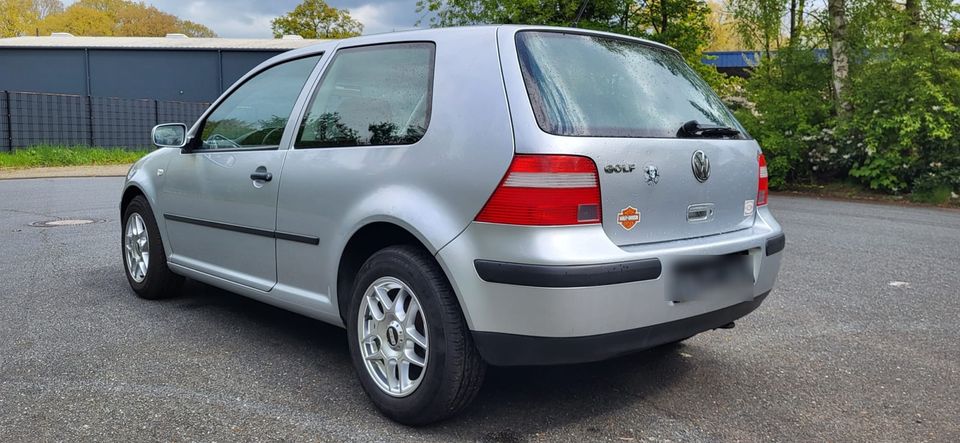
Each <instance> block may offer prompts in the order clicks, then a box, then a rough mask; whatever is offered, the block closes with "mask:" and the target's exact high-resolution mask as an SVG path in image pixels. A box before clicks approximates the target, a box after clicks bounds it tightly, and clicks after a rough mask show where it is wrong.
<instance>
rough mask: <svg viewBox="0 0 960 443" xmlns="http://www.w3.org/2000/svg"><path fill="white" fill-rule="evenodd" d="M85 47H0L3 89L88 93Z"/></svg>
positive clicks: (0, 76)
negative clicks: (84, 66) (84, 65)
mask: <svg viewBox="0 0 960 443" xmlns="http://www.w3.org/2000/svg"><path fill="white" fill-rule="evenodd" d="M85 88H86V74H85V72H84V68H83V49H3V48H0V90H5V91H24V92H51V93H56V94H80V95H82V94H85V93H86V89H85Z"/></svg>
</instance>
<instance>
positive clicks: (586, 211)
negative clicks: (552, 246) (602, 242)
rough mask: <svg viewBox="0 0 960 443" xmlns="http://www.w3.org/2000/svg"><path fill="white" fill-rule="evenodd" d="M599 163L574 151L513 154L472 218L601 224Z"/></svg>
mask: <svg viewBox="0 0 960 443" xmlns="http://www.w3.org/2000/svg"><path fill="white" fill-rule="evenodd" d="M600 217H601V216H600V179H599V177H598V175H597V165H596V164H595V163H594V162H593V160H591V159H590V158H587V157H580V156H574V155H517V156H514V157H513V162H512V163H511V164H510V168H509V169H508V170H507V173H506V175H505V176H504V177H503V180H501V181H500V185H499V186H497V189H496V190H495V191H493V195H491V196H490V200H488V201H487V204H486V205H484V207H483V209H481V210H480V213H479V214H477V218H476V220H477V221H479V222H486V223H501V224H510V225H535V226H554V225H582V224H595V223H600Z"/></svg>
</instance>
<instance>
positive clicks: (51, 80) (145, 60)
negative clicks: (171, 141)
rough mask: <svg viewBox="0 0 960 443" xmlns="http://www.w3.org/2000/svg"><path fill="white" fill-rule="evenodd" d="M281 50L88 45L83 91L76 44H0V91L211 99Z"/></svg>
mask: <svg viewBox="0 0 960 443" xmlns="http://www.w3.org/2000/svg"><path fill="white" fill-rule="evenodd" d="M282 52H283V51H257V50H249V51H244V50H239V51H234V50H227V51H222V53H221V52H219V51H217V50H216V49H210V50H156V49H153V50H150V49H100V48H93V49H89V57H90V59H89V69H90V72H89V73H90V89H89V91H88V90H87V72H86V64H85V61H84V57H85V55H84V49H82V48H79V49H54V48H51V49H48V48H0V91H25V92H43V93H57V94H76V95H92V96H95V97H120V98H133V99H140V98H145V99H154V100H175V101H184V102H211V101H213V100H214V99H216V98H217V97H218V96H220V93H221V92H223V90H225V89H226V88H229V87H230V85H232V84H233V82H235V81H237V79H239V78H240V77H242V76H243V75H244V74H246V73H247V71H249V70H250V69H252V68H253V67H255V66H257V65H259V64H260V63H261V62H263V61H264V60H267V59H268V58H270V57H273V56H275V55H277V54H280V53H282ZM221 62H222V65H221ZM221 75H222V78H221Z"/></svg>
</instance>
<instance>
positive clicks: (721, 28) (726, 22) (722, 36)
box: [706, 0, 750, 51]
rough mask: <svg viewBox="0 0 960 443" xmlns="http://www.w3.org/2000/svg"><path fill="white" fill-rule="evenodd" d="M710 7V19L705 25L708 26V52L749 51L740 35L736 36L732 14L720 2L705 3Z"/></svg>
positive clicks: (712, 0) (711, 0) (718, 0)
mask: <svg viewBox="0 0 960 443" xmlns="http://www.w3.org/2000/svg"><path fill="white" fill-rule="evenodd" d="M707 4H708V5H709V6H710V17H709V18H708V21H707V24H708V25H709V26H710V43H709V44H708V45H707V47H706V50H708V51H732V50H738V49H750V48H748V47H747V46H746V45H745V44H744V43H743V39H741V38H740V35H739V34H737V30H736V25H737V24H736V21H735V20H734V18H733V14H731V13H730V12H728V11H727V10H726V6H725V4H724V3H721V1H720V0H710V1H709V2H708V3H707Z"/></svg>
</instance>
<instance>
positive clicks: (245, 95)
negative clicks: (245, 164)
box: [200, 55, 320, 149]
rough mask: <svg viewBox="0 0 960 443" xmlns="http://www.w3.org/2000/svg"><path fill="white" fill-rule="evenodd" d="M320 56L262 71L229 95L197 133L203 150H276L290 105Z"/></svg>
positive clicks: (294, 101)
mask: <svg viewBox="0 0 960 443" xmlns="http://www.w3.org/2000/svg"><path fill="white" fill-rule="evenodd" d="M319 60H320V56H319V55H318V56H314V57H307V58H301V59H297V60H293V61H289V62H286V63H283V64H280V65H277V66H274V67H272V68H269V69H267V70H266V71H263V72H261V73H259V74H257V75H256V76H254V77H252V78H250V79H249V80H247V81H246V82H245V83H244V84H243V85H241V86H240V87H239V88H237V89H236V90H234V91H233V93H231V94H230V96H229V97H227V98H226V99H225V100H224V101H223V102H221V103H220V105H219V106H217V109H215V110H214V111H213V112H212V113H210V115H209V116H208V117H207V120H206V122H205V123H204V124H203V129H202V130H201V131H200V139H201V140H202V141H203V148H204V149H238V148H259V149H264V148H266V149H269V148H276V147H278V146H280V138H281V137H282V136H283V129H284V128H285V127H286V126H287V120H288V119H289V118H290V113H291V111H293V105H294V104H295V103H296V101H297V97H299V96H300V92H301V91H302V90H303V85H304V84H305V83H306V82H307V77H309V76H310V73H311V72H313V68H314V67H315V66H316V65H317V61H319Z"/></svg>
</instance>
